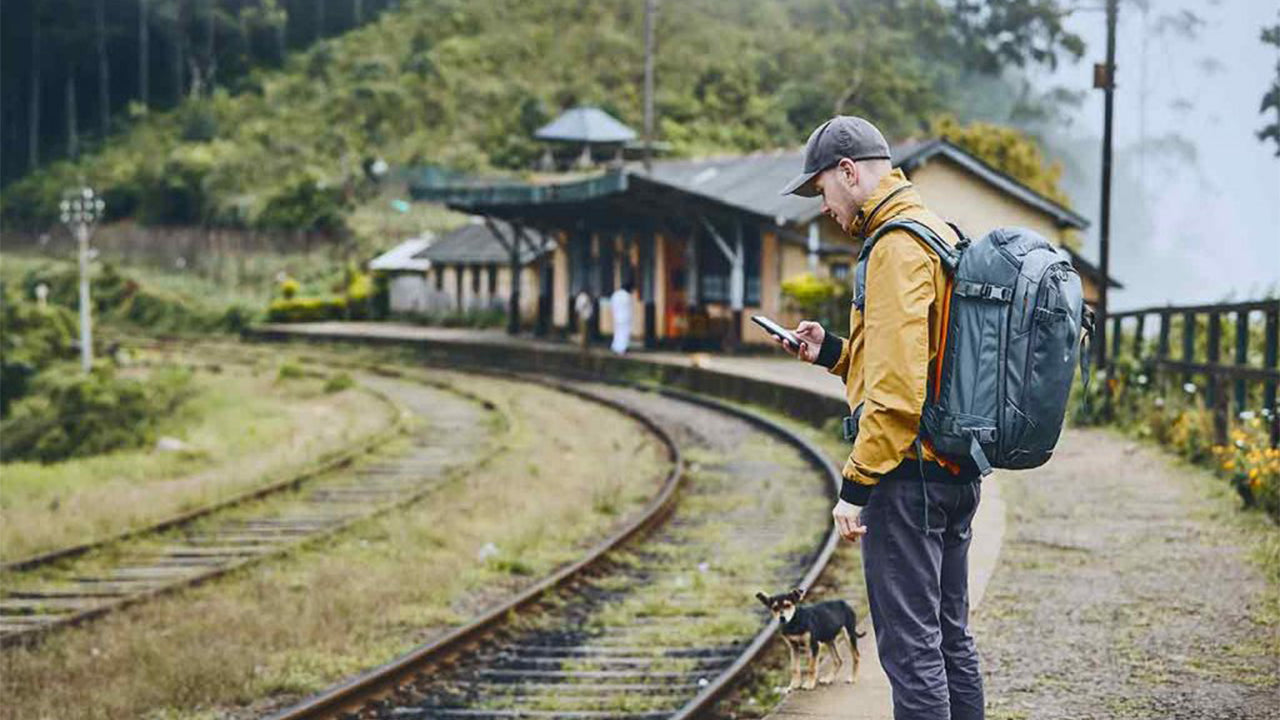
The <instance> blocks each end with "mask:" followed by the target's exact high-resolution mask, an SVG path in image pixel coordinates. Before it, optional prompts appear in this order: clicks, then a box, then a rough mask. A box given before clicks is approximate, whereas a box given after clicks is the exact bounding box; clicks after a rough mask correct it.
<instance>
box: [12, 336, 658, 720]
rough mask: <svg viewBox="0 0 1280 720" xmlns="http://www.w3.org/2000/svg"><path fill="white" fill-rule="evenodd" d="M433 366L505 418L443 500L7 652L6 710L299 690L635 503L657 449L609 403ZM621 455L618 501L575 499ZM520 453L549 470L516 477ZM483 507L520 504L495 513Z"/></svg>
mask: <svg viewBox="0 0 1280 720" xmlns="http://www.w3.org/2000/svg"><path fill="white" fill-rule="evenodd" d="M273 349H274V350H276V351H278V347H277V348H273ZM430 376H431V378H432V379H435V380H444V381H446V382H450V383H453V384H456V385H457V386H459V387H461V388H463V389H465V390H469V391H473V392H476V393H478V394H480V395H481V396H483V397H485V398H486V399H490V400H492V401H493V402H494V403H495V404H496V405H497V406H498V407H499V408H500V410H501V411H502V412H504V413H509V414H510V416H511V417H512V419H513V425H512V427H511V429H510V431H509V432H505V433H498V434H496V437H497V438H499V441H500V443H501V444H500V446H499V447H496V448H494V450H495V452H496V454H495V455H494V456H493V459H492V461H491V462H488V463H484V464H482V465H481V466H479V467H476V468H474V469H469V470H467V471H466V472H459V473H456V474H454V475H453V476H452V477H450V478H448V479H447V481H446V482H444V483H442V484H441V485H440V486H439V492H440V493H444V494H446V495H447V496H448V502H435V501H434V500H438V499H439V498H440V496H439V495H430V496H428V497H427V499H425V500H424V501H422V502H419V503H417V504H415V505H413V506H411V507H408V508H405V509H403V510H401V511H397V512H394V513H391V514H389V515H387V516H384V517H381V518H377V519H373V520H369V521H366V522H363V523H361V524H359V525H358V526H357V527H355V528H353V529H351V530H350V531H348V532H344V533H342V534H341V535H340V536H337V537H334V538H331V539H328V540H324V541H321V542H319V543H316V544H313V545H311V546H308V547H306V548H304V549H301V550H299V551H298V552H297V553H296V554H295V555H294V556H290V557H286V558H282V559H279V560H275V561H270V562H267V563H265V564H264V565H262V566H259V567H258V568H256V569H255V571H254V572H252V573H240V574H237V575H234V576H231V577H227V578H224V579H222V580H218V581H215V582H212V583H209V584H208V585H206V586H203V587H201V588H197V589H193V590H192V591H190V592H184V593H181V594H179V595H176V596H173V597H168V598H162V599H159V600H156V601H154V602H149V603H145V604H143V605H140V606H138V607H135V608H131V609H129V610H126V611H124V612H122V613H119V614H118V615H115V616H113V617H110V618H106V619H104V620H102V621H100V622H97V623H95V624H93V625H90V626H87V627H85V628H81V629H79V630H77V631H76V632H74V633H60V634H58V635H56V636H54V637H51V638H49V640H48V641H47V642H45V643H44V644H42V645H41V646H39V647H38V648H34V649H27V648H17V649H15V651H14V653H13V654H12V655H9V656H7V657H6V659H5V660H6V665H5V672H4V673H0V694H3V696H4V697H5V702H6V707H8V708H11V711H10V712H11V714H13V715H14V716H15V717H44V716H47V717H72V716H74V717H91V718H117V717H165V718H198V717H210V716H213V715H225V714H228V713H230V714H234V715H245V716H249V715H252V716H255V717H256V716H259V715H263V714H268V711H267V709H266V707H265V706H264V705H262V704H260V703H262V701H263V700H264V699H271V700H274V701H276V702H280V701H281V700H282V699H286V698H287V697H288V696H290V695H291V694H294V693H304V692H314V691H316V690H318V689H320V688H322V687H324V686H326V685H328V684H331V683H333V682H336V681H338V680H340V679H341V678H342V677H344V676H349V675H351V674H354V673H357V672H360V671H362V670H365V669H367V668H369V667H372V666H374V665H377V664H378V663H381V662H385V661H387V660H388V659H390V658H392V657H394V656H395V655H396V654H398V653H401V652H405V651H406V650H408V649H409V648H411V647H413V646H414V645H415V644H417V643H419V642H421V641H422V638H424V637H427V636H428V635H429V634H430V633H432V632H436V631H440V630H443V629H445V628H447V627H449V626H452V625H456V624H458V623H460V622H463V621H465V620H466V619H468V618H469V617H470V616H472V615H473V614H474V613H475V612H476V611H477V609H478V608H483V607H486V606H489V605H490V604H492V603H494V602H496V601H497V600H498V599H499V598H501V597H503V596H505V595H508V594H512V593H514V592H516V591H517V590H519V589H520V588H522V587H524V586H527V585H528V584H529V583H531V582H532V581H533V579H534V578H536V577H541V576H544V575H546V574H547V573H549V572H551V571H552V570H554V569H555V568H557V567H560V566H562V565H563V564H564V563H566V562H570V561H572V560H574V559H576V558H577V557H578V556H580V554H581V553H582V552H583V551H584V550H585V549H586V548H588V547H590V546H591V545H592V544H594V543H595V542H598V541H599V539H600V538H601V537H602V536H604V535H605V534H606V533H607V532H609V531H610V530H611V529H614V528H616V527H617V524H618V523H619V521H620V519H621V517H628V516H631V515H632V514H633V513H635V512H636V511H637V510H638V509H639V508H640V507H642V506H643V505H644V503H645V502H646V501H647V500H648V499H649V498H651V497H652V496H653V494H654V493H655V492H656V491H657V489H658V487H659V485H660V483H661V480H662V478H663V477H664V475H665V473H664V470H665V461H664V458H663V455H662V452H661V449H660V447H659V446H658V445H657V444H656V443H655V442H653V440H652V439H651V438H650V437H649V436H648V434H646V433H644V432H640V431H638V430H637V425H636V424H635V422H634V421H632V420H630V419H627V418H623V417H620V416H619V415H618V414H617V413H615V412H614V411H613V410H609V409H607V408H602V407H600V406H598V405H596V404H594V403H591V402H587V401H584V400H580V399H578V398H574V397H572V396H567V395H564V394H562V393H559V392H556V391H554V390H550V389H546V388H542V387H539V386H536V385H529V384H525V383H512V382H509V381H504V380H496V379H484V380H481V381H476V380H474V379H469V378H467V377H465V376H456V375H450V374H447V373H436V372H433V373H431V374H430ZM556 423H567V424H568V425H569V426H572V427H588V428H592V432H589V433H568V434H561V435H559V436H557V437H556V438H555V441H554V442H545V440H546V434H545V433H544V432H542V430H541V429H542V428H546V427H549V426H551V425H553V424H556ZM489 450H490V449H489V448H487V447H483V448H477V455H476V456H477V457H483V456H485V455H487V454H488V453H489ZM619 454H622V455H624V456H625V457H627V458H629V461H628V462H627V463H625V464H623V465H621V466H619V467H618V468H617V469H616V470H617V471H616V473H615V475H616V476H617V477H618V478H619V480H620V483H621V485H622V487H623V488H624V490H623V495H622V496H621V497H620V498H619V508H620V513H619V514H617V515H614V514H605V513H599V512H596V511H594V510H593V509H592V508H591V506H590V497H591V490H592V488H594V487H595V486H596V484H597V483H598V482H599V478H600V467H601V466H602V465H604V464H607V463H608V461H609V459H610V458H616V457H617V456H618V455H619ZM526 463H532V464H535V465H539V466H542V467H550V466H554V467H556V468H557V471H556V472H554V473H543V474H542V475H540V476H538V477H524V476H513V474H512V471H511V469H512V468H513V467H524V465H525V464H526ZM495 503H496V505H497V506H500V507H509V508H514V507H519V508H520V511H519V512H514V513H506V512H492V509H493V508H494V507H495ZM491 541H492V542H494V543H496V544H497V545H498V546H499V549H500V550H501V551H502V553H503V554H504V555H503V556H504V557H514V558H519V560H520V563H521V565H520V566H514V565H504V564H503V563H501V562H499V563H489V562H486V561H485V558H484V557H483V556H481V555H478V553H479V551H480V550H481V549H482V548H483V547H484V546H485V544H486V543H488V542H491ZM405 568H414V571H413V572H405ZM515 571H519V572H521V573H531V575H530V574H515ZM158 627H159V628H165V630H164V632H163V633H157V632H156V631H155V629H156V628H158Z"/></svg>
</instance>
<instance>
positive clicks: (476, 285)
mask: <svg viewBox="0 0 1280 720" xmlns="http://www.w3.org/2000/svg"><path fill="white" fill-rule="evenodd" d="M471 294H472V295H479V294H480V266H479V265H476V266H474V267H472V268H471Z"/></svg>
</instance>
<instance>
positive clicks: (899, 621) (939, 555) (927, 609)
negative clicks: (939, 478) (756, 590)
mask: <svg viewBox="0 0 1280 720" xmlns="http://www.w3.org/2000/svg"><path fill="white" fill-rule="evenodd" d="M911 475H914V477H894V478H888V477H887V478H884V479H882V480H881V481H880V483H879V485H877V486H876V489H875V490H874V491H873V492H872V493H871V497H870V499H869V500H868V501H867V504H866V506H865V507H864V508H863V509H862V522H863V524H864V525H866V526H867V534H866V535H864V536H863V537H862V544H863V546H862V569H863V572H864V574H865V575H866V580H867V597H868V599H869V600H870V605H871V622H872V623H873V624H874V626H875V630H876V647H877V649H878V650H879V654H880V664H881V665H882V666H883V667H884V671H885V674H887V675H888V676H889V683H890V685H891V686H892V688H893V717H894V720H981V718H982V717H983V696H982V675H981V674H980V673H979V671H978V651H977V648H976V647H975V645H974V642H973V636H972V635H970V634H969V628H968V625H969V539H970V535H971V530H970V523H971V521H972V520H973V515H974V512H975V511H976V510H977V509H978V500H979V498H980V497H981V494H982V489H981V484H980V483H977V482H974V483H965V484H953V483H940V482H929V483H921V481H920V477H919V475H918V474H916V473H911ZM926 504H927V508H928V528H927V532H926V529H925V526H924V523H925V512H926Z"/></svg>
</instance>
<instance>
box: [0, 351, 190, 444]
mask: <svg viewBox="0 0 1280 720" xmlns="http://www.w3.org/2000/svg"><path fill="white" fill-rule="evenodd" d="M191 393H192V383H191V374H190V372H189V371H186V370H179V369H170V370H160V371H157V372H155V373H153V374H152V375H151V376H150V377H149V378H147V379H146V380H145V381H143V380H134V379H129V378H119V377H117V376H116V375H115V372H114V371H113V370H112V369H111V367H110V366H108V365H99V366H97V367H95V368H94V369H93V372H91V373H89V374H87V375H85V374H82V373H81V372H80V371H79V370H78V369H77V368H74V367H71V366H60V367H55V368H51V369H49V370H47V371H45V372H42V373H40V375H39V376H38V377H37V378H36V381H35V383H34V386H33V388H32V392H31V393H30V394H29V395H28V396H27V397H25V398H23V399H22V400H19V401H18V402H16V403H15V404H14V406H13V411H12V413H11V414H10V416H9V417H8V418H7V419H6V420H5V421H4V422H3V423H0V437H3V438H4V460H5V461H6V462H9V461H14V460H36V461H39V462H43V463H50V462H56V461H59V460H65V459H68V458H72V457H83V456H87V455H97V454H99V453H104V452H109V451H112V450H120V449H125V448H132V447H140V446H143V445H147V444H149V443H152V442H154V441H155V431H156V426H157V425H158V423H159V421H160V420H162V419H163V418H165V417H167V416H169V415H170V414H172V413H173V411H174V410H176V409H177V408H178V406H179V405H181V404H182V402H184V401H185V400H186V399H187V398H188V397H190V395H191Z"/></svg>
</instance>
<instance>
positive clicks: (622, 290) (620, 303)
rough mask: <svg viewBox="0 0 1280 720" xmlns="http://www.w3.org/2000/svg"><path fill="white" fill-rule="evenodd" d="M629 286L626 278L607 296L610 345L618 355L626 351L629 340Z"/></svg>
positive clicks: (629, 282)
mask: <svg viewBox="0 0 1280 720" xmlns="http://www.w3.org/2000/svg"><path fill="white" fill-rule="evenodd" d="M631 288H632V284H631V281H630V280H627V281H626V282H624V283H622V286H621V287H619V288H618V289H617V290H614V291H613V294H612V295H610V296H609V310H610V311H612V313H613V344H612V345H611V346H610V347H611V348H612V350H613V351H614V352H615V353H617V354H618V355H621V354H623V353H625V352H626V351H627V344H628V343H629V342H630V341H631Z"/></svg>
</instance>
